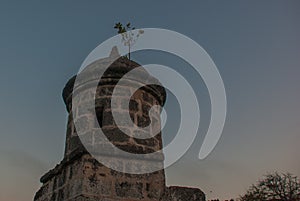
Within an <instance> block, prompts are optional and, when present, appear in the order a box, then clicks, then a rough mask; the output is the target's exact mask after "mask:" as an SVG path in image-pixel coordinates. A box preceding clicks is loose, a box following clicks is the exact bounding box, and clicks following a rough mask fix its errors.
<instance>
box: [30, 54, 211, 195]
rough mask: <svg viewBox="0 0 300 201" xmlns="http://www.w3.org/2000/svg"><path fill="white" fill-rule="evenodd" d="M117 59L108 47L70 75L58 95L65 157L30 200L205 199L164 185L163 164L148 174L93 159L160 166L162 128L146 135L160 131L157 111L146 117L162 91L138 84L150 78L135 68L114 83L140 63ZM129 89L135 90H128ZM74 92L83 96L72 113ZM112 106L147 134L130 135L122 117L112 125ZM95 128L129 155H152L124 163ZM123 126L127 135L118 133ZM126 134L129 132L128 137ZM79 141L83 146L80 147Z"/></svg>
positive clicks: (160, 101) (133, 165)
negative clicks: (64, 111)
mask: <svg viewBox="0 0 300 201" xmlns="http://www.w3.org/2000/svg"><path fill="white" fill-rule="evenodd" d="M116 58H118V55H117V50H116V49H113V51H112V53H111V55H110V56H109V57H107V58H104V59H100V60H97V61H95V62H93V63H91V64H90V65H89V66H87V67H86V68H85V70H83V71H82V72H81V73H80V75H83V76H82V79H80V81H79V82H76V83H75V79H76V76H74V77H72V78H71V79H70V80H69V81H68V83H67V84H66V86H65V88H64V90H63V99H64V102H65V104H66V108H67V111H68V113H69V116H68V124H67V136H66V146H65V154H64V158H63V160H62V161H61V163H60V164H58V165H57V166H56V167H55V168H54V169H52V170H50V171H49V172H48V173H46V174H45V175H44V176H42V178H41V182H42V183H43V185H42V187H41V188H40V190H39V191H38V192H37V193H36V195H35V198H34V200H35V201H137V200H144V201H181V200H182V201H194V200H195V201H196V200H201V201H202V200H205V196H204V194H203V193H202V192H201V191H200V190H199V189H194V188H184V187H166V184H165V175H164V170H163V169H162V168H161V169H160V170H157V171H155V172H152V173H145V174H129V173H123V172H122V171H116V170H113V169H110V168H108V167H106V166H105V165H103V164H101V163H99V162H98V161H99V160H97V159H98V157H101V159H104V160H106V161H109V162H110V163H112V164H114V165H117V166H118V167H119V168H121V169H122V168H123V169H125V168H127V169H128V168H129V169H130V168H131V169H134V168H140V169H141V168H142V169H143V168H147V167H149V166H151V165H153V164H154V165H155V166H159V167H163V160H164V157H163V154H162V153H161V152H160V151H159V150H161V149H162V138H161V132H159V133H157V134H156V135H155V136H151V135H150V133H151V132H152V129H153V130H155V129H156V130H157V129H159V131H160V115H159V114H160V111H154V116H153V117H152V119H151V120H150V117H149V111H150V109H151V108H152V106H155V105H160V106H163V105H164V103H165V100H166V92H165V89H164V88H163V87H161V86H159V85H147V86H143V81H144V80H149V79H155V78H153V77H152V76H151V75H150V74H148V73H147V71H146V70H144V69H143V68H139V73H138V74H137V76H135V77H130V78H127V79H126V80H125V82H122V83H121V84H120V83H118V81H119V80H120V79H121V78H122V77H123V76H124V75H125V74H126V73H128V72H129V71H131V70H133V69H135V68H137V67H139V66H140V65H139V64H137V63H136V62H133V61H130V60H128V59H127V58H126V57H120V58H118V59H116ZM107 63H110V65H109V68H108V69H107V70H106V71H105V73H104V74H103V76H102V77H101V80H100V81H99V80H98V77H97V76H96V75H97V72H98V71H99V69H101V68H103V66H105V65H107ZM95 82H96V86H97V89H96V90H95V92H96V93H93V89H92V88H91V87H90V86H91V85H92V83H94V84H95ZM74 83H75V84H74ZM117 83H118V87H120V89H121V90H119V91H118V93H117V94H115V95H116V96H117V102H114V103H113V104H112V102H111V99H112V94H113V90H114V88H115V86H116V84H117ZM134 88H139V89H138V90H137V91H135V92H134V93H133V89H134ZM78 93H81V94H83V96H81V97H80V98H79V99H77V100H78V101H77V102H76V108H77V109H76V110H75V111H74V110H72V105H74V104H75V103H72V100H73V101H74V100H76V99H74V97H75V96H77V94H78ZM132 94H133V95H132ZM72 98H73V99H72ZM94 98H95V99H94ZM91 100H92V101H94V104H91V102H90V101H91ZM128 102H129V105H128ZM91 106H92V107H91ZM112 107H114V109H115V111H117V115H118V116H120V117H122V116H123V115H125V114H129V115H130V118H131V120H132V122H134V124H135V125H137V126H138V127H147V126H148V125H151V126H150V127H149V130H146V131H143V132H144V133H142V134H143V135H147V134H148V133H149V137H148V138H147V139H140V138H135V137H134V136H139V134H141V133H140V132H141V131H140V130H138V129H136V127H133V126H132V124H130V123H128V122H127V121H123V122H121V125H120V124H118V126H117V125H116V122H115V121H114V118H113V115H112ZM91 110H94V111H95V114H96V119H97V120H96V121H95V120H93V119H92V118H91V116H90V115H89V111H91ZM74 112H75V113H76V114H75V115H73V113H74ZM155 112H156V113H155ZM74 116H76V118H78V119H79V120H80V122H81V125H80V128H78V127H75V125H74V121H75V122H76V121H77V120H74V118H73V117H74ZM121 119H122V118H121ZM124 119H126V118H124ZM150 123H151V124H150ZM96 125H97V126H96ZM99 126H100V127H99ZM147 128H148V127H147ZM78 129H81V130H78ZM99 129H101V130H102V132H103V133H104V135H105V136H106V138H107V139H108V140H109V141H110V142H111V143H112V144H113V145H114V146H116V147H117V148H119V149H121V150H124V151H126V152H129V153H133V154H135V155H136V156H137V157H138V155H139V154H147V153H154V152H155V153H156V155H155V157H149V158H133V159H128V160H125V161H128V163H127V162H124V159H123V158H124V156H122V155H121V154H116V153H115V152H114V150H113V149H111V147H110V146H107V142H105V141H103V140H102V139H101V138H100V137H99ZM124 130H125V131H126V134H125V133H124V132H123V131H124ZM128 133H130V134H131V135H127V134H128ZM79 135H80V137H79ZM83 143H84V145H85V146H83ZM91 152H93V153H91ZM121 159H122V160H121ZM100 161H101V160H100ZM137 161H138V163H137ZM140 164H142V165H140ZM125 172H126V171H125Z"/></svg>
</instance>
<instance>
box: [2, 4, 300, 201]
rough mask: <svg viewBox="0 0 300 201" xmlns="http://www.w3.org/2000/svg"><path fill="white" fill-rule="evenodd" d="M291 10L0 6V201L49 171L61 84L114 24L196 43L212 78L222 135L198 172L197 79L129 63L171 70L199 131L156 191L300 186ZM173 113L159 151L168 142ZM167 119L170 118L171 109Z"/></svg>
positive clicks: (55, 153)
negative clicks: (288, 181) (287, 177)
mask: <svg viewBox="0 0 300 201" xmlns="http://www.w3.org/2000/svg"><path fill="white" fill-rule="evenodd" d="M299 10H300V2H299V1H276V0H272V1H258V0H257V1H247V2H246V1H226V2H221V1H189V2H187V1H174V0H173V1H117V0H115V1H113V0H112V1H106V2H105V1H78V0H72V1H71V0H68V1H43V2H42V1H31V0H28V1H18V2H17V1H12V0H2V1H1V6H0V44H1V45H0V55H1V59H0V92H1V98H0V136H1V140H0V201H30V200H32V198H33V196H34V193H35V192H36V190H37V189H38V188H39V186H40V183H39V178H40V176H41V175H42V174H44V173H45V172H47V171H48V170H49V169H51V168H53V167H54V166H55V165H56V164H57V163H59V162H60V160H61V159H62V156H63V151H64V142H65V127H66V110H65V106H64V103H63V101H62V98H61V92H62V89H63V87H64V85H65V83H66V82H67V80H68V79H69V78H70V77H71V76H72V75H74V74H76V72H77V71H78V70H79V67H80V65H81V63H82V62H83V60H84V59H85V57H86V56H87V55H88V54H89V53H90V51H91V50H93V49H94V48H95V47H96V46H98V45H99V44H100V43H101V42H103V41H104V40H106V39H107V38H109V37H111V36H113V35H114V34H115V30H114V29H113V28H112V27H113V25H114V23H115V22H118V21H121V22H124V23H125V22H127V21H131V22H132V23H133V24H134V26H135V27H137V28H143V27H146V28H165V29H171V30H174V31H177V32H179V33H182V34H185V35H187V36H188V37H190V38H191V39H193V40H195V41H196V42H197V43H199V44H200V45H201V46H202V47H203V48H204V49H205V50H206V51H207V52H208V53H209V55H210V56H211V58H212V59H213V60H214V62H215V63H216V65H217V67H218V69H219V71H220V74H221V76H222V78H223V81H224V84H225V88H226V93H227V101H228V108H227V109H228V113H227V120H226V125H225V128H224V131H223V135H222V137H221V139H220V141H219V143H218V144H217V146H216V148H215V149H214V150H213V152H212V153H211V154H210V155H209V156H208V157H207V158H206V159H204V160H198V158H197V154H198V152H199V148H200V147H201V143H202V140H203V138H204V135H205V131H206V130H207V127H208V123H209V119H210V110H209V108H210V100H209V97H208V92H207V89H206V88H205V84H204V83H203V81H202V79H201V77H200V76H197V75H196V74H195V73H194V71H193V70H192V69H191V67H190V66H189V65H188V64H187V63H185V62H184V61H182V60H180V59H178V58H176V57H175V56H173V55H169V54H162V53H160V52H151V51H149V52H147V51H144V52H139V53H136V54H134V55H133V59H135V60H136V61H138V62H139V63H141V64H147V63H159V64H164V65H168V66H172V68H174V69H175V70H177V71H179V72H180V73H181V74H182V75H183V76H184V77H185V78H186V79H187V80H188V81H190V83H191V85H192V86H193V88H194V90H195V93H196V95H197V97H198V100H199V102H200V108H201V123H200V125H201V126H200V129H199V132H198V137H197V139H196V140H195V142H194V143H193V145H192V147H191V148H190V150H189V151H188V152H187V153H186V154H185V155H184V157H183V158H182V159H181V160H179V161H178V162H177V163H176V164H174V165H173V166H171V167H169V168H168V169H167V170H166V174H167V183H168V185H185V186H195V187H199V188H201V189H202V190H203V191H204V192H205V193H206V195H207V197H208V198H209V199H211V198H216V197H219V198H232V197H233V198H235V197H237V196H238V195H239V194H241V193H243V192H245V190H246V189H247V187H248V186H249V185H251V184H252V183H254V182H255V181H256V180H257V179H258V178H260V177H261V176H262V175H263V174H265V173H267V172H272V171H279V172H291V173H293V174H295V175H297V176H300V161H299V154H300V149H299V141H300V127H299V125H300V107H299V103H300V93H299V92H300V79H299V76H300V67H299V65H300V38H299V36H300V23H299V19H300V12H299ZM177 106H178V105H176V101H174V98H173V97H172V95H169V99H168V102H167V104H166V108H167V111H170V112H173V113H172V114H173V115H170V116H173V118H170V119H168V120H169V122H167V128H166V129H165V131H164V133H163V134H164V135H165V138H164V142H165V143H167V142H168V141H170V140H171V139H172V133H175V132H176V128H177V127H176V126H175V125H177V124H176V121H177V117H176V114H178V113H176V111H178V110H177V109H178V108H177ZM176 108H177V109H176Z"/></svg>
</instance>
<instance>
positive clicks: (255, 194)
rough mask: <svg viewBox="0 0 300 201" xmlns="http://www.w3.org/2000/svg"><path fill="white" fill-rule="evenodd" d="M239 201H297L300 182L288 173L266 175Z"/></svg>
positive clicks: (299, 195)
mask: <svg viewBox="0 0 300 201" xmlns="http://www.w3.org/2000/svg"><path fill="white" fill-rule="evenodd" d="M240 200H241V201H279V200H280V201H299V200H300V182H299V179H298V178H297V177H296V176H293V175H292V174H290V173H287V174H278V173H277V172H275V173H273V174H267V175H265V176H264V178H263V179H262V180H260V181H259V182H258V183H257V184H256V185H252V186H251V187H250V188H249V190H248V191H247V193H246V194H245V195H243V196H241V197H240Z"/></svg>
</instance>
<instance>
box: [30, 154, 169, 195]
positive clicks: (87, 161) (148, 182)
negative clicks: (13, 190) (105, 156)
mask: <svg viewBox="0 0 300 201" xmlns="http://www.w3.org/2000/svg"><path fill="white" fill-rule="evenodd" d="M56 170H57V172H52V173H51V174H52V175H51V174H49V175H46V176H45V177H44V178H42V181H43V179H44V180H47V182H46V183H45V184H44V185H43V186H42V188H41V189H40V190H39V191H38V192H37V193H36V196H35V200H38V201H65V200H66V201H67V200H70V201H71V200H72V201H73V200H91V201H100V200H107V201H112V200H115V201H129V200H132V201H134V200H145V201H153V200H159V199H160V197H161V194H162V193H164V192H159V191H157V183H161V182H164V181H161V180H162V179H163V178H161V174H163V170H161V171H158V172H155V173H151V175H132V174H125V173H120V172H117V171H114V170H111V169H109V168H107V167H105V166H103V165H101V164H100V163H99V162H98V161H97V160H95V159H94V158H93V157H92V156H90V155H89V154H82V155H81V156H79V157H78V156H77V157H76V158H73V159H72V160H71V162H68V163H61V164H60V165H59V166H57V167H56Z"/></svg>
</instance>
